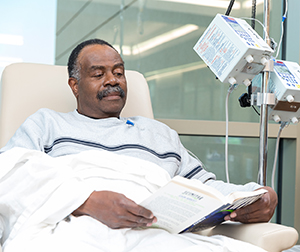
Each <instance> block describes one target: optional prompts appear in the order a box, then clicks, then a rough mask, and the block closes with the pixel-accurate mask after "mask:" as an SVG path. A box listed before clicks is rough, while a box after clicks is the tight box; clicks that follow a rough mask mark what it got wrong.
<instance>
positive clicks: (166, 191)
mask: <svg viewBox="0 0 300 252" xmlns="http://www.w3.org/2000/svg"><path fill="white" fill-rule="evenodd" d="M140 205H141V206H144V207H145V208H147V209H149V210H151V211H152V213H153V214H154V215H155V216H156V217H157V220H158V221H157V223H155V224H154V225H152V226H151V227H156V228H162V229H165V230H167V231H169V232H170V233H179V232H180V231H182V230H184V229H186V228H187V227H188V226H190V225H192V224H193V223H195V222H196V221H198V220H199V219H202V218H204V217H205V216H206V215H207V214H209V213H210V212H211V211H214V210H215V209H217V208H219V207H220V205H222V202H220V201H219V200H218V199H216V198H212V197H209V196H207V194H205V193H201V192H199V191H196V190H193V189H192V188H190V187H186V186H184V185H182V184H179V183H176V181H175V182H174V181H171V182H169V183H168V184H167V185H166V186H164V187H162V188H160V189H159V190H158V191H157V192H156V193H154V194H153V195H152V196H150V197H149V198H148V199H146V200H145V201H143V202H142V203H141V204H140Z"/></svg>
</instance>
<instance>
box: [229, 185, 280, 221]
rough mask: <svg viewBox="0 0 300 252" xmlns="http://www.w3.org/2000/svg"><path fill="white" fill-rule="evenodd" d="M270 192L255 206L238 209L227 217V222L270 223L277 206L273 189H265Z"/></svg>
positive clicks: (255, 203)
mask: <svg viewBox="0 0 300 252" xmlns="http://www.w3.org/2000/svg"><path fill="white" fill-rule="evenodd" d="M263 188H264V189H266V190H268V192H267V193H265V194H264V195H263V196H262V197H261V198H260V199H259V200H258V201H256V202H254V203H253V204H251V205H249V206H246V207H243V208H241V209H237V210H235V211H234V212H232V213H231V214H230V215H227V216H225V218H224V219H225V220H231V221H239V222H242V223H255V222H268V221H269V220H270V219H271V218H272V216H273V214H274V211H275V208H276V206H277V202H278V199H277V194H276V192H275V191H274V190H273V189H272V188H271V187H267V186H265V187H263Z"/></svg>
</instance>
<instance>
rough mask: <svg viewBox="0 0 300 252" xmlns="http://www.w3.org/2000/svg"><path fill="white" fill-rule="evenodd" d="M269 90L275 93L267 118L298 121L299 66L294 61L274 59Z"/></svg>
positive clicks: (299, 116) (299, 102)
mask: <svg viewBox="0 0 300 252" xmlns="http://www.w3.org/2000/svg"><path fill="white" fill-rule="evenodd" d="M270 80H271V81H270V84H269V91H270V92H271V93H274V94H275V105H274V106H270V109H269V119H273V120H274V121H275V122H291V123H298V121H299V118H300V110H299V108H300V66H299V65H298V64H297V63H296V62H290V61H281V60H276V61H275V63H274V72H271V75H270Z"/></svg>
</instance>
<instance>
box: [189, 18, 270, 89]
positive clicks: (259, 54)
mask: <svg viewBox="0 0 300 252" xmlns="http://www.w3.org/2000/svg"><path fill="white" fill-rule="evenodd" d="M194 50H195V51H196V52H197V54H198V55H199V56H200V57H201V58H202V59H203V61H204V62H205V63H206V64H207V66H208V67H209V68H210V69H211V70H212V71H213V72H214V74H215V75H216V76H217V77H218V79H219V80H220V81H221V82H226V83H230V84H232V85H234V84H242V83H244V84H245V85H246V86H249V85H250V84H251V80H252V79H253V78H254V77H255V76H256V75H257V74H258V73H260V72H261V71H262V70H263V69H264V67H265V65H266V64H267V62H268V60H269V59H270V57H271V55H272V53H273V52H274V51H273V49H272V48H271V47H270V46H269V45H268V44H267V43H266V42H265V41H264V40H263V39H262V38H261V37H260V36H259V35H258V34H257V33H256V31H255V30H253V29H252V27H251V26H250V25H249V24H248V23H247V22H246V21H245V20H243V19H239V18H233V17H229V16H225V15H221V14H217V15H216V17H215V18H214V19H213V21H212V22H211V23H210V25H209V26H208V28H207V29H206V31H205V32H204V33H203V35H202V36H201V37H200V39H199V40H198V42H197V43H196V45H195V46H194Z"/></svg>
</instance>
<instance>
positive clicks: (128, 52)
mask: <svg viewBox="0 0 300 252" xmlns="http://www.w3.org/2000/svg"><path fill="white" fill-rule="evenodd" d="M113 47H114V48H115V49H116V50H117V51H118V52H119V53H121V49H120V46H119V45H113ZM122 53H123V55H126V56H128V55H131V47H130V46H122Z"/></svg>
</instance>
